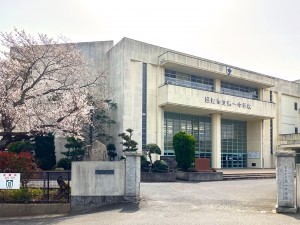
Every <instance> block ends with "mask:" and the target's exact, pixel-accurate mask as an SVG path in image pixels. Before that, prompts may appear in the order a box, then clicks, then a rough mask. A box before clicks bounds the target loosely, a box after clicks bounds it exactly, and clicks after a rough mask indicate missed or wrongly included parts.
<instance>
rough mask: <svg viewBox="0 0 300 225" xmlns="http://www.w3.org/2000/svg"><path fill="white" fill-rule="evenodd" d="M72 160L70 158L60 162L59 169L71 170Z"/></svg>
mask: <svg viewBox="0 0 300 225" xmlns="http://www.w3.org/2000/svg"><path fill="white" fill-rule="evenodd" d="M71 162H72V161H71V159H68V158H62V159H60V160H59V161H58V163H57V166H56V167H58V168H64V169H65V170H70V169H71Z"/></svg>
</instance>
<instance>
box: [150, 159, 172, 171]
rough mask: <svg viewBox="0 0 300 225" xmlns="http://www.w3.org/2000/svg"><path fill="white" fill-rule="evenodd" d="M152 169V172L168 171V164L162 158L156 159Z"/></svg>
mask: <svg viewBox="0 0 300 225" xmlns="http://www.w3.org/2000/svg"><path fill="white" fill-rule="evenodd" d="M152 170H153V171H154V172H169V165H168V164H167V163H166V162H165V161H164V160H156V161H155V162H154V163H153V168H152Z"/></svg>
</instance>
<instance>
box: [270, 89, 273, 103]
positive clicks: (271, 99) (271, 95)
mask: <svg viewBox="0 0 300 225" xmlns="http://www.w3.org/2000/svg"><path fill="white" fill-rule="evenodd" d="M270 102H273V92H272V91H270Z"/></svg>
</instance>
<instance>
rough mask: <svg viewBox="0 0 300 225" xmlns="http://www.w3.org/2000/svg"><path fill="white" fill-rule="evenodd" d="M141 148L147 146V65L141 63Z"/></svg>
mask: <svg viewBox="0 0 300 225" xmlns="http://www.w3.org/2000/svg"><path fill="white" fill-rule="evenodd" d="M142 89H143V90H142V148H143V149H145V147H146V144H147V64H146V63H143V86H142Z"/></svg>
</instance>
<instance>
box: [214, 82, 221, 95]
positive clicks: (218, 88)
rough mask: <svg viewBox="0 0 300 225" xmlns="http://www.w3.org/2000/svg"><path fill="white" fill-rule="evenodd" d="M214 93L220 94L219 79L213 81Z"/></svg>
mask: <svg viewBox="0 0 300 225" xmlns="http://www.w3.org/2000/svg"><path fill="white" fill-rule="evenodd" d="M214 91H215V92H218V93H219V92H221V80H220V79H215V82H214Z"/></svg>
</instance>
